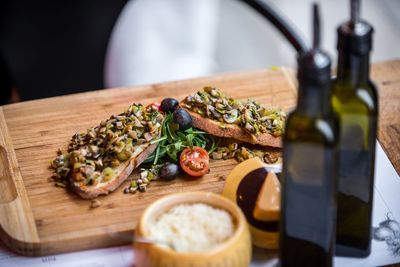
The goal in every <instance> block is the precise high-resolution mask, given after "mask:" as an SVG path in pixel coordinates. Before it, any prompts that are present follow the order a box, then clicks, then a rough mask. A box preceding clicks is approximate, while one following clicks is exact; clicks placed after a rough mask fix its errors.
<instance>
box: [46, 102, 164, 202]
mask: <svg viewBox="0 0 400 267" xmlns="http://www.w3.org/2000/svg"><path fill="white" fill-rule="evenodd" d="M163 119H164V116H163V114H161V113H160V112H159V111H158V109H157V108H156V107H152V106H149V107H147V108H146V107H144V106H143V105H141V104H133V105H131V106H130V107H129V108H128V109H127V111H125V112H124V113H121V114H119V115H116V116H115V115H113V116H111V117H110V118H109V119H108V120H106V121H102V122H101V123H100V125H98V126H96V127H93V128H90V129H88V130H87V131H86V132H84V133H76V134H75V135H73V137H72V140H71V142H70V144H69V147H68V153H67V154H61V153H60V155H59V156H58V157H57V158H56V159H55V160H54V161H53V162H52V167H53V168H54V169H55V174H56V175H58V176H60V177H59V178H60V179H61V180H62V179H64V181H68V182H69V184H70V186H71V187H72V189H73V190H74V191H75V192H76V193H77V194H78V195H79V196H80V197H82V198H84V199H93V198H96V197H97V196H99V195H105V194H108V193H109V192H112V191H114V190H115V189H116V188H118V187H119V185H121V183H123V182H124V181H125V180H126V179H127V178H128V176H129V175H130V174H131V173H132V171H133V170H134V169H136V168H137V167H138V166H139V165H140V164H141V163H142V162H143V161H144V160H145V159H146V158H147V157H148V156H149V155H150V154H152V153H153V152H154V150H155V149H156V147H157V144H151V141H152V140H154V139H156V138H158V137H159V136H160V133H161V125H162V121H163ZM56 178H57V177H56Z"/></svg>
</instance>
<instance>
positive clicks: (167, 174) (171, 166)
mask: <svg viewBox="0 0 400 267" xmlns="http://www.w3.org/2000/svg"><path fill="white" fill-rule="evenodd" d="M178 174H179V166H178V165H176V164H175V163H169V162H167V163H164V165H162V166H161V168H160V172H159V175H160V178H161V179H164V180H167V181H171V180H173V179H175V177H176V176H178Z"/></svg>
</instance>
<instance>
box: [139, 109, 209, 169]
mask: <svg viewBox="0 0 400 267" xmlns="http://www.w3.org/2000/svg"><path fill="white" fill-rule="evenodd" d="M161 127H162V129H161V137H160V138H157V139H155V140H152V141H151V142H150V143H151V144H156V143H157V144H158V146H157V149H156V150H155V151H154V152H153V153H152V154H151V155H150V156H149V157H148V158H147V159H146V160H145V161H144V162H143V163H152V164H153V165H157V164H160V163H163V162H166V161H173V162H178V160H179V158H178V155H179V153H180V152H181V151H182V150H183V149H185V148H186V147H191V148H192V147H193V146H199V147H203V148H207V147H209V151H208V153H209V154H211V153H212V152H213V151H214V150H215V149H216V147H217V143H216V142H215V138H214V137H213V136H212V135H210V134H208V133H207V132H204V131H201V130H198V129H196V128H189V129H186V130H184V131H182V130H179V127H178V125H177V124H176V123H174V122H173V120H172V113H171V112H170V113H168V114H166V116H165V119H164V121H163V123H162V126H161Z"/></svg>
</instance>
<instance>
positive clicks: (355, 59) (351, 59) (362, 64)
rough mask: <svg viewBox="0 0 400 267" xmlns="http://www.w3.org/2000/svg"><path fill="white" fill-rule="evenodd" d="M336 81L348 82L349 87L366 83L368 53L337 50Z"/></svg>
mask: <svg viewBox="0 0 400 267" xmlns="http://www.w3.org/2000/svg"><path fill="white" fill-rule="evenodd" d="M337 81H340V82H345V83H349V84H351V85H352V86H351V88H355V86H356V85H358V84H366V83H368V82H369V53H366V54H362V55H359V54H356V53H352V52H351V51H348V50H347V51H346V50H345V51H339V60H338V68H337Z"/></svg>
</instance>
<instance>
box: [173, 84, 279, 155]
mask: <svg viewBox="0 0 400 267" xmlns="http://www.w3.org/2000/svg"><path fill="white" fill-rule="evenodd" d="M180 107H181V108H183V109H185V110H186V111H188V112H189V114H190V115H191V117H192V120H193V126H194V127H196V128H199V129H202V130H204V131H206V132H208V133H210V134H212V135H215V136H219V137H227V138H234V139H236V140H240V141H243V142H247V143H251V144H257V145H262V146H270V147H278V148H281V147H282V138H281V135H282V133H283V128H284V121H285V119H286V113H285V112H284V111H283V110H282V109H280V108H276V107H275V108H273V107H266V106H264V105H261V104H260V103H258V102H256V101H254V100H251V99H248V100H247V101H242V100H237V99H233V98H231V97H229V96H227V95H225V94H224V93H223V92H221V91H220V90H219V89H217V88H214V87H204V88H203V91H198V92H196V93H194V94H191V95H189V96H187V97H186V98H185V99H184V100H183V101H182V102H181V103H180Z"/></svg>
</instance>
